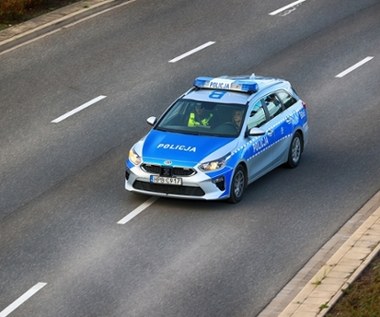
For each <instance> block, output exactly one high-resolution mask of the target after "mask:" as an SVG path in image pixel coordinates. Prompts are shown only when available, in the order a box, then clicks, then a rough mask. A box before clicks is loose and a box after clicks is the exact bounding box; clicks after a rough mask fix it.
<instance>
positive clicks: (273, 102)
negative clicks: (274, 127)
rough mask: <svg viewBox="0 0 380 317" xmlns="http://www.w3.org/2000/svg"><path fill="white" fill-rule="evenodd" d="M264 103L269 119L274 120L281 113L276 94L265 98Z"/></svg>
mask: <svg viewBox="0 0 380 317" xmlns="http://www.w3.org/2000/svg"><path fill="white" fill-rule="evenodd" d="M264 102H265V105H266V107H267V110H268V113H269V116H270V117H271V118H274V117H275V116H277V115H278V114H279V113H280V112H282V105H281V102H280V100H279V99H278V97H277V96H276V94H270V95H268V96H266V97H265V99H264Z"/></svg>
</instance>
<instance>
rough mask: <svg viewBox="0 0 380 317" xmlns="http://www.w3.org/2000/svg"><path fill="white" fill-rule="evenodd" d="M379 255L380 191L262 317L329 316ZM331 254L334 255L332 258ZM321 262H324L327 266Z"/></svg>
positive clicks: (298, 275)
mask: <svg viewBox="0 0 380 317" xmlns="http://www.w3.org/2000/svg"><path fill="white" fill-rule="evenodd" d="M360 223H361V224H360ZM358 225H359V227H358ZM353 227H357V228H356V229H353ZM353 230H354V232H353V233H352V231H353ZM350 232H351V233H352V234H350ZM339 245H340V246H339ZM337 247H338V249H337ZM333 249H335V251H332V250H333ZM336 249H337V250H336ZM331 251H332V252H331ZM333 252H335V253H333ZM378 252H380V191H379V192H377V193H376V194H375V195H374V196H373V197H372V198H371V199H370V200H369V201H368V202H367V203H366V204H365V205H364V206H363V207H362V208H361V209H360V210H359V211H358V212H357V213H355V215H354V216H353V217H352V218H351V219H350V220H349V221H347V223H346V224H345V225H344V226H343V227H342V228H341V229H340V230H339V231H338V233H337V234H336V235H334V237H333V238H332V239H331V240H330V241H328V242H327V243H326V244H325V245H324V246H323V247H322V248H321V249H320V251H318V253H317V254H316V255H315V256H314V257H313V258H312V259H311V260H310V261H309V262H308V263H307V264H306V266H305V267H304V269H302V270H301V271H300V272H299V273H298V274H297V275H296V276H295V277H294V278H293V279H292V280H291V281H290V282H289V283H288V284H287V285H286V286H285V287H284V288H283V289H282V290H281V291H280V293H279V294H278V295H277V296H276V297H275V298H274V299H273V300H272V302H271V303H269V305H268V306H267V307H266V308H265V309H264V310H263V311H262V312H261V313H260V314H259V315H258V316H259V317H269V316H278V317H323V316H325V315H326V314H327V312H328V311H329V310H330V309H331V308H332V307H333V306H334V304H335V303H336V302H337V301H338V300H339V298H340V297H341V296H342V295H343V294H344V290H345V289H346V288H347V287H348V286H349V285H350V284H351V283H353V282H354V281H355V280H356V279H357V277H358V276H359V275H360V274H361V273H362V271H363V270H364V269H365V268H366V267H367V265H368V264H369V263H370V262H371V260H372V259H373V258H374V257H375V256H376V255H377V254H378ZM330 253H333V255H332V256H330V257H329V254H330ZM326 254H327V256H326ZM321 259H324V261H323V263H321V261H320V260H321ZM325 259H328V260H327V261H326V260H325ZM316 267H318V268H319V269H316ZM316 270H317V273H316V274H314V276H312V278H310V277H309V278H308V275H310V272H315V271H316ZM300 285H302V286H301V290H300V291H299V292H298V293H297V294H296V295H295V296H294V289H295V288H297V287H298V288H299V286H300ZM289 298H291V299H290V300H289ZM284 307H285V308H284Z"/></svg>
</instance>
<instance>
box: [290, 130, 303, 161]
mask: <svg viewBox="0 0 380 317" xmlns="http://www.w3.org/2000/svg"><path fill="white" fill-rule="evenodd" d="M301 154H302V136H301V134H300V133H299V132H296V133H295V134H294V136H293V139H292V142H291V143H290V148H289V154H288V162H287V166H288V167H290V168H295V167H297V166H298V164H299V162H300V160H301Z"/></svg>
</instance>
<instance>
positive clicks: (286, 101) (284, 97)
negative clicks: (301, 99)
mask: <svg viewBox="0 0 380 317" xmlns="http://www.w3.org/2000/svg"><path fill="white" fill-rule="evenodd" d="M277 96H278V97H279V98H280V100H281V102H282V103H283V105H284V106H285V109H287V108H289V107H290V106H292V105H294V104H295V103H296V102H297V99H296V98H294V97H293V96H292V95H290V94H289V93H288V92H286V91H285V90H280V91H278V92H277Z"/></svg>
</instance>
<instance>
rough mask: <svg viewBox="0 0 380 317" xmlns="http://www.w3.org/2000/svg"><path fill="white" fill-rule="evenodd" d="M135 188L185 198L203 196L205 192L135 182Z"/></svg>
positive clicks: (196, 188)
mask: <svg viewBox="0 0 380 317" xmlns="http://www.w3.org/2000/svg"><path fill="white" fill-rule="evenodd" d="M133 187H134V188H136V189H141V190H146V191H149V192H155V193H164V194H174V195H185V196H203V195H204V194H205V192H204V191H203V189H202V188H200V187H192V186H174V185H164V184H152V183H147V182H141V181H135V182H134V184H133Z"/></svg>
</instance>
